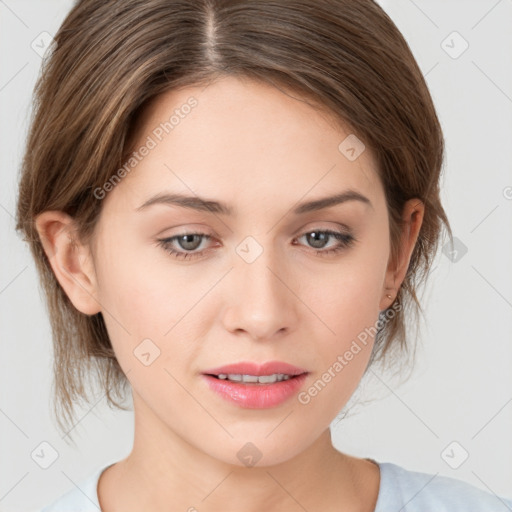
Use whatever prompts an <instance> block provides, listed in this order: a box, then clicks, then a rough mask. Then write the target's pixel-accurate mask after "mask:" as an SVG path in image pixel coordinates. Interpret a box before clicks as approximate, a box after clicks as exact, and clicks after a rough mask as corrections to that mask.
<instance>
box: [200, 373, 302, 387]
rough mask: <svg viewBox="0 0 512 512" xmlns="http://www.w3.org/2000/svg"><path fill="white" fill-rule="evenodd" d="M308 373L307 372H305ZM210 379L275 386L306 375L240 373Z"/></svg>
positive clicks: (210, 375)
mask: <svg viewBox="0 0 512 512" xmlns="http://www.w3.org/2000/svg"><path fill="white" fill-rule="evenodd" d="M305 373H307V372H305ZM205 375H208V376H209V377H214V378H216V379H219V380H227V381H230V382H239V383H242V384H274V383H276V382H282V381H285V380H290V379H296V378H297V377H299V375H304V374H303V373H300V374H298V375H289V374H285V373H273V374H271V375H249V374H240V373H229V374H226V373H219V374H218V375H215V374H208V373H206V374H205Z"/></svg>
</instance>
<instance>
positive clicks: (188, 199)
mask: <svg viewBox="0 0 512 512" xmlns="http://www.w3.org/2000/svg"><path fill="white" fill-rule="evenodd" d="M348 201H360V202H362V203H364V204H367V205H369V206H370V207H371V208H372V209H373V205H372V203H371V201H370V200H369V199H368V198H367V197H366V196H364V195H362V194H361V193H359V192H357V191H356V190H345V191H343V192H341V193H339V194H335V195H333V196H328V197H323V198H320V199H314V200H313V201H308V202H304V203H300V204H299V205H298V206H296V207H295V208H294V209H293V210H292V213H293V214H294V215H302V214H304V213H309V212H313V211H317V210H323V209H325V208H330V207H332V206H336V205H338V204H342V203H346V202H348ZM155 204H164V205H169V206H180V207H182V208H188V209H191V210H196V211H200V212H210V213H218V214H222V215H228V216H230V215H233V209H232V208H231V207H230V206H228V205H227V204H225V203H222V202H219V201H215V200H213V199H206V198H202V197H199V196H187V195H184V194H169V193H160V194H156V195H154V196H152V197H150V198H149V199H148V200H147V201H145V202H144V203H143V204H142V205H140V206H139V207H138V208H136V211H142V210H145V209H146V208H148V207H150V206H152V205H155Z"/></svg>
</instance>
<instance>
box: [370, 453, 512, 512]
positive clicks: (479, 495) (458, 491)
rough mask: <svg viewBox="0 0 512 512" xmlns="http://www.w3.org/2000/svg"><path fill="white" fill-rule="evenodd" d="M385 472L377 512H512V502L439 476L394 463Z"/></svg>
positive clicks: (384, 467) (383, 465)
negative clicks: (399, 511)
mask: <svg viewBox="0 0 512 512" xmlns="http://www.w3.org/2000/svg"><path fill="white" fill-rule="evenodd" d="M378 464H379V467H380V470H381V483H380V490H379V497H378V500H377V506H376V509H375V512H389V510H395V509H396V510H402V511H403V512H431V511H432V510H435V511H436V512H467V511H468V510H471V511H472V512H507V511H508V512H510V511H512V500H511V499H510V498H505V497H503V496H497V495H495V494H492V493H490V492H486V491H483V490H481V489H479V488H477V487H475V486H473V485H471V484H469V483H467V482H463V481H462V480H458V479H456V478H451V477H447V476H442V475H439V474H429V473H422V472H418V471H410V470H407V469H405V468H403V467H401V466H398V465H396V464H392V463H390V462H380V463H378Z"/></svg>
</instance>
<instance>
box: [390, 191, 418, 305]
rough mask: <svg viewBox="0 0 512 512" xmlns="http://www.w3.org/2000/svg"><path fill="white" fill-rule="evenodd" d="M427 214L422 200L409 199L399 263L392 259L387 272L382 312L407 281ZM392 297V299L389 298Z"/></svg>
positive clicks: (404, 212)
mask: <svg viewBox="0 0 512 512" xmlns="http://www.w3.org/2000/svg"><path fill="white" fill-rule="evenodd" d="M424 213H425V205H424V204H423V202H422V201H421V200H420V199H417V198H414V199H409V201H407V202H406V203H405V205H404V209H403V213H402V220H403V222H404V225H403V228H402V235H401V242H400V248H399V256H398V261H393V259H392V258H390V261H389V264H388V268H387V270H386V278H385V286H384V289H383V293H382V298H381V302H380V310H381V311H383V310H385V309H386V308H389V307H390V306H391V304H392V303H393V301H394V300H395V298H396V296H397V294H398V290H399V288H400V286H401V284H402V282H403V280H404V279H405V275H406V274H407V269H408V267H409V262H410V261H411V256H412V252H413V250H414V246H415V245H416V241H417V239H418V234H419V232H420V228H421V224H422V223H423V215H424ZM387 295H391V298H389V297H387Z"/></svg>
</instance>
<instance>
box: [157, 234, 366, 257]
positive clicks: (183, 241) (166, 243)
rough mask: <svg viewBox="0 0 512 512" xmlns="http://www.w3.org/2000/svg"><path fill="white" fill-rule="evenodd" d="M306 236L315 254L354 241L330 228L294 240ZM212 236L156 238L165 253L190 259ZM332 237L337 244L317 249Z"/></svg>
mask: <svg viewBox="0 0 512 512" xmlns="http://www.w3.org/2000/svg"><path fill="white" fill-rule="evenodd" d="M304 237H305V238H306V239H307V242H308V243H309V244H313V245H312V248H313V249H314V250H315V252H316V254H319V255H322V256H324V255H326V254H332V253H337V252H339V251H342V250H343V249H346V248H348V247H350V246H352V245H353V244H354V242H356V239H355V238H354V236H353V235H351V234H349V233H342V232H341V231H332V230H314V231H308V232H307V233H304V234H303V235H301V236H299V237H297V238H296V239H295V240H299V239H301V238H304ZM211 238H212V237H211V236H210V235H207V234H206V233H183V234H181V235H175V236H172V237H170V238H163V239H159V240H158V245H159V246H161V247H162V248H163V249H164V250H165V251H166V252H167V253H169V254H171V255H172V256H173V257H174V258H177V259H190V258H196V257H200V256H201V255H202V253H203V252H205V251H206V249H203V250H202V251H198V252H189V251H196V250H197V248H198V247H199V246H200V245H201V241H202V240H203V239H206V240H209V239H211ZM332 238H334V239H335V240H337V242H338V243H337V244H336V245H335V246H334V247H332V248H330V249H327V250H318V249H323V248H324V247H325V246H326V245H327V244H326V241H328V240H329V239H332ZM174 242H177V243H178V244H179V245H180V247H181V249H183V251H182V250H176V249H175V246H174V247H173V243H174Z"/></svg>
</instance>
